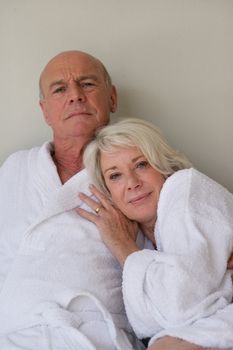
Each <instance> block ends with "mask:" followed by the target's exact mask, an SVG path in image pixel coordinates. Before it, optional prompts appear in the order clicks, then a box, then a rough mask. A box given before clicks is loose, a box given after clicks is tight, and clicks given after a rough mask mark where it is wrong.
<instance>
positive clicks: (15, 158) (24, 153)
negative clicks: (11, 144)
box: [1, 142, 50, 169]
mask: <svg viewBox="0 0 233 350" xmlns="http://www.w3.org/2000/svg"><path fill="white" fill-rule="evenodd" d="M49 144H50V143H49V142H46V143H44V144H43V145H42V146H35V147H31V148H27V149H26V148H25V149H21V150H18V151H15V152H13V153H11V154H10V155H9V156H8V157H7V158H6V160H5V161H4V162H3V164H2V166H1V168H2V169H4V168H12V167H16V166H17V165H18V164H22V163H24V162H26V161H27V159H30V158H31V157H35V156H36V155H37V154H38V153H39V152H40V150H42V149H44V148H45V149H46V148H48V147H49Z"/></svg>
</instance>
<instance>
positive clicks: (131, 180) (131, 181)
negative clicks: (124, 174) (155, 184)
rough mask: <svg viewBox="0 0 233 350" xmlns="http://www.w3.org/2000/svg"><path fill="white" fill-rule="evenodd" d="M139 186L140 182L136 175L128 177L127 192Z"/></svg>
mask: <svg viewBox="0 0 233 350" xmlns="http://www.w3.org/2000/svg"><path fill="white" fill-rule="evenodd" d="M140 186H141V180H140V179H139V177H138V176H137V175H136V174H130V175H129V177H128V190H133V189H135V188H138V187H140Z"/></svg>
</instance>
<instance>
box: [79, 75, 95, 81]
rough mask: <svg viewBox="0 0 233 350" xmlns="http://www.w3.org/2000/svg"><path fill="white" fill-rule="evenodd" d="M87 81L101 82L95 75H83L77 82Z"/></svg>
mask: <svg viewBox="0 0 233 350" xmlns="http://www.w3.org/2000/svg"><path fill="white" fill-rule="evenodd" d="M87 79H92V80H95V81H97V80H99V79H98V77H97V76H96V75H94V74H88V75H81V76H80V77H79V78H77V79H75V81H83V80H87Z"/></svg>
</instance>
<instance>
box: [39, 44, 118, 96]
mask: <svg viewBox="0 0 233 350" xmlns="http://www.w3.org/2000/svg"><path fill="white" fill-rule="evenodd" d="M84 61H85V62H87V64H92V65H95V66H96V68H97V69H99V70H100V71H101V73H102V74H103V77H104V81H105V82H106V85H107V86H109V87H111V85H112V80H111V77H110V75H109V73H108V71H107V69H106V68H105V66H104V65H103V63H102V62H101V61H100V60H98V59H97V58H96V57H94V56H92V55H90V54H88V53H86V52H83V51H78V50H72V51H64V52H61V53H59V54H58V55H56V56H54V57H53V58H52V59H51V60H50V61H49V62H48V63H47V65H46V66H45V68H44V69H43V71H42V73H41V75H40V80H39V90H40V99H43V97H44V84H45V80H46V76H47V73H48V72H50V70H51V69H53V67H54V66H56V67H61V69H62V67H64V68H65V67H69V65H70V66H71V65H73V64H74V62H75V64H77V65H78V64H79V62H80V63H83V62H84Z"/></svg>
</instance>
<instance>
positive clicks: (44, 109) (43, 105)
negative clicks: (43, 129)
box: [40, 100, 50, 125]
mask: <svg viewBox="0 0 233 350" xmlns="http://www.w3.org/2000/svg"><path fill="white" fill-rule="evenodd" d="M40 108H41V110H42V112H43V116H44V120H45V122H46V123H47V124H48V125H50V120H49V117H48V114H47V108H46V102H45V100H40Z"/></svg>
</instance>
